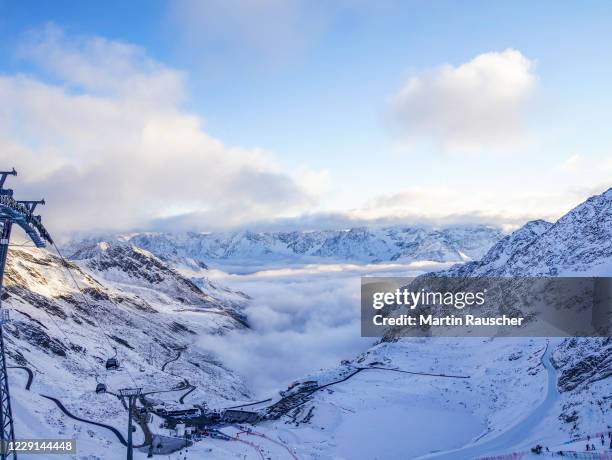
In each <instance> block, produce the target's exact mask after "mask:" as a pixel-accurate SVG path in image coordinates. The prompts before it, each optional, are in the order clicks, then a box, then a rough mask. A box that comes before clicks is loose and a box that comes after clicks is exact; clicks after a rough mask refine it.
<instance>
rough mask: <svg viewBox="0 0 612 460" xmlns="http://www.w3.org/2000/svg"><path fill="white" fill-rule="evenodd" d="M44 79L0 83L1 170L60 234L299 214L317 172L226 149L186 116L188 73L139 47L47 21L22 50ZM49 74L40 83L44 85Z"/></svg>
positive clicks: (228, 222)
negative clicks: (189, 218)
mask: <svg viewBox="0 0 612 460" xmlns="http://www.w3.org/2000/svg"><path fill="white" fill-rule="evenodd" d="M20 54H21V56H22V57H23V58H24V59H28V60H29V62H30V63H31V64H33V65H34V66H36V69H37V72H38V73H37V76H36V77H35V76H31V75H23V74H22V75H2V76H0V103H1V105H2V110H0V164H2V165H4V166H6V167H11V166H15V167H16V168H17V169H18V170H19V173H20V177H19V178H18V182H17V183H16V182H12V184H15V185H16V186H17V187H18V189H19V196H20V197H24V198H25V197H28V198H38V197H41V196H45V197H46V198H47V201H48V203H49V205H50V206H52V208H53V212H52V213H49V216H48V218H47V222H48V224H49V226H50V229H51V230H52V231H54V232H56V233H57V232H60V231H69V230H72V229H75V228H77V229H79V230H81V231H85V230H94V229H109V230H116V229H129V228H137V227H146V226H147V225H148V224H149V223H150V222H151V221H152V220H155V219H160V218H165V217H168V216H172V215H178V214H183V213H189V212H194V211H197V212H198V213H199V218H200V225H201V226H202V227H205V226H206V225H208V224H210V223H213V222H214V223H217V224H218V223H220V222H221V223H223V224H225V225H232V224H236V223H238V222H239V223H241V224H245V223H248V222H249V221H252V220H261V219H267V218H271V217H275V216H283V215H292V214H296V213H299V212H302V211H304V210H305V209H308V208H309V207H310V206H312V204H313V200H314V199H315V195H316V191H313V193H310V191H309V189H308V188H309V187H310V186H311V185H312V184H313V181H312V180H309V177H310V176H311V175H312V174H315V175H316V173H313V172H309V171H301V172H296V173H286V172H283V171H281V170H280V168H279V167H278V166H277V165H276V163H275V161H274V158H273V157H272V155H271V154H270V153H268V152H265V151H262V150H260V149H244V148H240V147H231V146H227V145H225V144H224V143H223V142H221V141H220V140H219V139H215V138H214V137H212V136H210V135H209V134H207V133H206V132H205V130H204V129H203V120H202V119H201V118H199V117H198V116H196V115H194V114H193V113H190V112H188V111H186V110H184V109H183V108H182V107H181V101H182V99H183V97H184V93H185V89H184V88H185V84H184V75H182V74H181V72H179V71H177V70H175V69H172V68H168V67H166V66H164V65H162V64H160V63H159V62H156V61H155V60H153V59H151V58H150V57H148V56H147V55H146V53H145V52H144V51H143V50H142V49H141V48H138V47H136V46H133V45H130V44H126V43H121V42H114V41H109V40H106V39H103V38H100V37H67V36H65V35H64V34H63V33H62V31H61V30H59V29H58V28H56V27H54V26H52V25H50V26H48V27H47V28H46V29H44V30H43V31H42V32H39V33H33V34H30V36H29V37H28V39H27V40H26V41H25V43H24V44H23V46H22V47H21V49H20ZM41 75H43V77H41Z"/></svg>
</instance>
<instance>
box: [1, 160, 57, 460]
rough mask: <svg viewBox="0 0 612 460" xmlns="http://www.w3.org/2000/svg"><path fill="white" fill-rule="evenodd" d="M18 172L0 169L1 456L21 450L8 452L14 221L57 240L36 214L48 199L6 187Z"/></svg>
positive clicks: (39, 238)
mask: <svg viewBox="0 0 612 460" xmlns="http://www.w3.org/2000/svg"><path fill="white" fill-rule="evenodd" d="M16 175H17V172H16V171H15V169H14V168H13V170H12V171H0V224H2V229H1V230H0V232H1V233H0V436H1V438H0V447H1V448H0V460H7V459H9V458H13V460H15V459H16V458H17V454H16V453H15V452H14V451H12V452H8V449H7V448H8V443H10V442H13V441H15V429H14V426H13V413H12V412H11V398H10V394H9V384H8V379H7V375H6V354H5V350H4V337H3V329H4V325H5V324H6V323H7V322H8V321H9V312H8V310H6V309H5V308H2V294H3V290H4V287H3V280H4V269H5V267H6V257H7V255H8V249H9V240H10V239H11V229H12V227H13V224H17V225H19V226H20V227H21V228H22V229H23V231H24V232H25V233H26V234H27V235H28V236H29V237H30V239H31V240H32V242H33V243H34V245H35V246H36V247H38V248H43V247H45V245H46V243H50V244H53V240H51V237H50V236H49V233H48V232H47V230H46V229H45V227H44V226H43V224H42V222H41V218H40V216H35V215H34V210H35V209H36V206H37V205H39V204H45V200H39V201H17V200H15V199H14V198H13V191H12V190H11V189H6V188H4V183H5V182H6V179H7V177H8V176H16Z"/></svg>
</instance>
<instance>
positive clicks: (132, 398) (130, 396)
mask: <svg viewBox="0 0 612 460" xmlns="http://www.w3.org/2000/svg"><path fill="white" fill-rule="evenodd" d="M141 394H142V388H122V389H120V390H119V396H121V399H123V400H125V399H126V398H127V400H128V403H127V406H128V437H127V457H126V458H127V460H132V459H133V458H134V446H133V445H132V432H133V431H134V427H133V426H132V414H133V412H134V405H135V404H136V398H138V397H139V396H140V395H141Z"/></svg>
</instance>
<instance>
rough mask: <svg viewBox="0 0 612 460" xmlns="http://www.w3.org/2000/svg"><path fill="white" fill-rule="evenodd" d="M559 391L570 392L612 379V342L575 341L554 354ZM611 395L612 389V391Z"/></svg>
mask: <svg viewBox="0 0 612 460" xmlns="http://www.w3.org/2000/svg"><path fill="white" fill-rule="evenodd" d="M552 359H553V363H554V365H555V367H556V368H557V369H558V371H559V382H558V387H559V391H562V392H564V391H571V390H574V389H576V388H578V387H581V386H585V385H587V384H589V383H593V382H596V381H598V380H604V379H607V378H609V377H611V376H612V338H610V337H603V338H602V337H600V338H572V339H567V340H565V341H564V342H563V343H562V344H561V345H559V347H558V348H557V349H556V350H555V352H554V353H553V356H552ZM611 393H612V389H611Z"/></svg>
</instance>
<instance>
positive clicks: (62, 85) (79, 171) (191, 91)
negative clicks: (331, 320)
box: [0, 0, 612, 228]
mask: <svg viewBox="0 0 612 460" xmlns="http://www.w3.org/2000/svg"><path fill="white" fill-rule="evenodd" d="M611 13H612V6H611V5H610V4H609V2H589V3H588V4H584V3H578V2H537V3H533V2H476V1H473V2H462V3H461V4H458V3H457V2H393V1H387V2H365V1H354V2H349V1H330V2H308V1H301V0H285V1H280V0H244V1H242V2H241V1H238V0H227V1H220V0H215V1H202V2H196V1H192V0H179V1H175V2H162V1H147V2H98V3H94V2H57V1H55V2H50V1H49V2H47V1H31V2H29V1H20V2H10V1H6V0H0V43H1V45H0V73H1V75H2V76H4V78H5V80H6V82H5V83H6V84H7V85H9V86H7V89H6V92H5V93H4V94H5V97H8V96H6V94H9V93H11V94H14V93H15V91H16V90H15V88H14V87H13V86H10V85H14V84H15V82H16V79H17V78H19V77H20V76H21V77H23V76H24V75H25V76H27V78H29V79H31V80H32V81H36V82H38V83H41V84H43V85H44V89H45V91H46V92H47V93H49V94H51V93H53V90H54V89H55V90H60V91H63V92H64V96H65V97H64V99H65V100H63V101H62V102H58V101H55V102H54V103H55V104H66V110H67V111H70V116H68V118H67V119H68V120H71V119H74V118H78V119H80V118H87V119H88V117H90V116H91V117H92V118H91V119H92V122H91V123H90V124H88V125H87V126H83V127H81V128H80V129H79V132H80V133H82V132H83V131H84V130H88V129H91V130H92V132H91V136H92V138H93V139H95V138H96V130H95V129H96V128H95V126H92V125H95V124H96V122H95V121H94V120H95V116H102V115H101V114H100V113H98V112H97V115H94V114H93V113H92V112H91V111H90V110H93V109H91V108H88V109H87V115H84V114H81V115H75V113H77V112H78V111H79V110H85V109H83V108H82V107H81V106H80V105H78V106H77V104H76V102H77V101H76V100H75V95H77V94H78V95H91V96H92V97H93V98H98V99H99V100H98V102H103V101H104V102H106V103H113V104H118V105H117V107H119V106H121V107H124V106H125V104H127V106H129V107H134V104H133V103H132V102H133V101H131V98H132V93H133V91H134V89H133V87H131V86H130V87H129V88H127V87H126V88H122V89H119V88H118V87H117V86H113V89H112V94H110V93H108V92H103V93H101V92H100V89H101V87H100V85H99V83H100V82H99V81H97V82H95V84H94V83H92V80H91V78H89V79H88V80H87V81H84V80H81V79H79V78H78V77H73V76H74V75H77V74H78V72H77V71H75V69H71V68H70V66H77V67H78V66H79V65H82V64H83V63H85V62H86V63H87V65H88V66H90V67H91V68H97V69H99V72H100V75H101V77H100V78H102V77H103V75H102V74H103V73H104V72H105V71H106V72H107V73H108V74H109V75H110V77H112V78H116V75H114V74H115V71H114V70H113V65H115V66H116V68H122V67H121V66H122V65H126V63H125V62H124V61H122V59H127V58H126V57H125V55H124V54H122V53H119V55H115V54H113V53H114V52H116V51H117V50H116V47H115V49H114V50H113V44H115V43H121V44H123V45H126V46H129V47H134V49H137V50H138V52H132V51H133V50H132V51H130V56H129V59H130V64H129V66H127V65H126V68H128V67H129V72H131V73H129V74H126V73H121V72H120V73H119V75H120V79H125V80H126V81H128V80H130V78H131V77H132V76H133V75H136V74H138V75H139V76H142V75H146V76H147V78H148V77H151V76H152V75H153V74H154V73H155V72H157V70H159V69H160V68H161V69H163V70H164V71H165V72H166V74H172V75H173V76H176V78H177V81H178V80H180V83H176V82H175V83H173V84H172V88H171V89H170V90H168V89H166V87H165V86H163V87H160V88H161V89H159V91H170V92H173V91H176V92H177V94H178V93H180V96H177V97H172V98H169V99H172V101H170V102H169V101H165V100H164V101H163V104H164V105H163V107H162V106H161V105H159V104H157V102H156V104H155V107H154V110H153V111H152V112H148V111H147V112H145V111H144V110H138V111H135V113H133V114H132V117H134V118H130V123H131V122H133V123H134V125H133V126H134V129H143V127H144V126H148V125H150V124H151V123H150V122H151V120H153V119H155V120H156V121H157V120H160V118H159V117H158V116H159V115H160V114H161V113H162V112H163V114H164V116H163V117H162V118H163V119H164V120H167V115H168V114H170V113H172V114H174V115H177V116H178V117H180V120H181V121H182V122H188V121H189V120H192V119H193V117H195V118H197V120H198V127H197V130H198V131H199V132H201V133H203V134H205V135H206V136H207V137H210V138H212V139H214V140H215V141H219V142H221V143H222V144H223V146H224V147H223V148H226V149H229V150H232V152H229V153H227V154H225V153H222V152H218V155H222V156H224V158H226V157H231V158H232V159H231V161H230V160H228V165H227V168H225V169H223V171H222V172H221V173H220V175H221V176H222V177H223V178H224V180H223V181H220V182H217V183H216V184H215V185H216V188H215V189H216V190H222V191H223V192H224V194H225V195H224V196H227V195H229V194H232V193H234V192H236V195H237V196H241V194H244V195H245V196H249V200H248V203H247V204H245V206H248V207H249V210H248V212H247V211H246V210H245V209H241V205H240V200H238V199H236V200H235V202H234V201H232V202H231V203H220V202H219V199H217V198H214V199H213V198H211V199H209V200H207V196H210V195H209V194H207V192H206V191H205V190H203V191H202V195H203V196H202V197H197V196H196V197H195V198H193V197H194V194H196V195H197V193H198V187H197V184H193V187H191V186H190V187H185V195H181V194H180V193H178V194H176V196H175V197H174V198H164V197H160V196H158V194H157V192H155V191H153V190H151V193H150V194H149V196H152V197H153V200H152V201H151V205H150V207H149V208H148V209H147V211H146V212H142V213H141V214H139V215H138V216H137V217H127V216H129V215H131V213H133V212H134V210H133V209H128V208H127V207H128V206H130V205H131V203H126V209H125V210H123V211H122V212H121V213H120V214H119V215H117V219H116V221H117V222H121V223H120V224H118V225H117V226H118V227H120V228H124V227H125V228H128V227H133V226H146V225H148V222H150V221H151V219H154V220H155V221H156V222H158V221H159V220H160V219H161V220H164V219H167V218H169V217H172V218H173V219H174V220H172V222H173V223H177V222H180V223H181V224H182V225H188V226H189V225H194V226H196V227H197V226H201V227H208V226H210V225H213V222H214V225H219V224H218V222H219V220H220V218H223V219H224V220H227V222H226V223H227V225H229V226H240V225H249V224H254V223H261V222H273V221H276V220H278V219H283V218H285V219H286V218H291V219H295V222H296V225H303V222H304V219H303V218H301V217H300V216H304V215H308V216H310V217H309V219H310V221H313V220H316V221H317V222H318V221H319V220H321V224H320V225H325V219H329V216H330V215H333V216H334V218H335V219H338V216H341V217H342V218H344V219H347V220H348V221H361V220H372V219H374V220H377V219H378V220H380V219H383V220H389V221H393V220H401V221H407V222H412V221H432V222H433V221H449V222H450V221H461V220H465V221H490V222H492V223H499V224H505V225H510V226H512V225H517V224H518V223H520V222H522V221H525V220H526V219H529V218H534V217H545V218H554V217H556V216H558V215H559V214H560V213H562V212H564V211H567V210H568V209H569V208H570V207H571V206H573V205H575V204H577V203H578V202H580V201H581V200H582V199H584V198H585V197H586V196H588V195H589V194H593V193H596V192H599V191H602V190H603V189H605V188H607V187H609V186H610V185H612V184H610V181H609V179H608V178H609V177H610V172H612V152H611V151H610V144H611V142H610V135H609V129H608V126H607V125H608V123H609V122H608V120H609V119H610V115H611V114H610V112H611V111H612V109H611V107H612V91H610V90H609V83H608V82H609V81H610V74H611V72H612V63H611V62H610V60H609V59H607V56H609V55H610V51H612V49H611V48H612V45H611V44H612V27H610V25H611V21H612V16H611ZM50 30H52V32H49V31H50ZM33 37H34V38H33ZM58 37H61V38H58ZM96 39H99V40H104V43H105V44H104V46H105V47H106V48H107V49H99V48H100V47H99V46H97V47H96V50H97V52H96V54H95V57H92V56H91V49H90V48H88V47H90V46H91V43H92V40H96ZM51 42H52V45H53V48H52V49H53V53H50V52H49V49H51V48H49V46H50V45H49V43H51ZM24 50H25V51H24ZM41 50H43V51H41ZM44 50H46V51H44ZM67 53H72V54H71V56H72V57H71V58H70V59H64V58H65V57H66V56H67ZM76 53H78V54H79V57H78V60H77V59H76V58H75V56H76ZM88 53H89V54H88ZM105 53H106V54H105ZM51 56H60V58H56V57H51ZM107 57H108V58H107ZM479 57H480V58H479ZM52 59H54V60H55V61H54V62H51V60H52ZM95 59H98V60H99V61H102V63H103V64H101V63H100V62H95ZM113 59H117V61H115V62H117V64H113V61H112V60H113ZM57 62H61V65H62V66H63V67H62V68H61V69H59V65H60V64H57ZM151 62H154V63H155V66H154V67H155V69H154V70H152V67H151ZM462 66H463V67H462ZM78 69H80V70H82V69H83V67H78ZM126 72H128V71H127V70H126ZM156 81H157V80H156ZM411 81H412V84H413V86H412V87H411V88H412V89H409V90H406V88H407V87H408V84H409V83H410V82H411ZM105 84H106V83H105ZM145 85H146V83H145ZM10 88H12V89H11V90H10V91H9V89H10ZM107 90H108V88H107V87H106V86H105V89H104V91H107ZM402 90H405V91H404V92H403V93H402ZM19 91H24V92H25V91H31V89H24V88H22V87H20V88H19ZM2 94H3V93H2V92H0V98H2ZM22 97H25V98H26V99H28V97H27V96H26V95H25V93H24V95H22ZM42 97H43V98H44V96H42ZM143 97H151V98H154V99H155V100H156V101H157V100H158V99H160V97H161V96H160V95H159V94H155V95H154V96H151V95H146V96H143ZM161 99H164V98H163V97H161ZM43 100H44V99H43ZM13 103H15V104H16V102H14V101H13ZM141 103H143V101H142V98H140V97H139V98H138V104H141ZM146 105H147V107H148V109H150V108H151V107H149V106H150V104H148V103H147V104H146ZM5 107H7V108H6V109H5V114H6V116H7V117H9V119H10V122H9V123H7V125H10V126H11V127H12V130H8V129H7V130H6V132H4V133H3V134H4V137H5V142H6V143H7V144H10V145H11V146H13V148H15V146H19V147H20V148H21V147H23V149H21V150H20V149H18V150H19V151H21V152H22V153H23V154H24V155H26V156H28V157H29V162H28V161H25V160H24V161H23V163H24V164H23V167H24V168H26V171H27V170H28V165H29V164H33V162H34V159H36V158H38V159H39V160H40V158H42V157H47V156H49V155H50V156H49V158H53V161H54V162H55V163H54V164H55V167H53V163H52V164H50V166H48V169H47V170H46V171H44V173H40V172H39V173H38V176H39V177H37V181H38V182H34V181H32V182H31V183H28V184H25V185H27V186H29V187H31V190H32V192H34V191H36V192H38V191H39V190H40V191H41V192H42V191H43V190H44V186H49V185H52V184H57V183H59V182H58V181H59V178H60V177H63V178H64V179H63V180H64V182H65V185H64V187H65V189H66V192H65V193H66V194H70V193H74V190H75V189H77V188H78V187H82V186H83V184H84V183H91V180H92V179H91V178H92V176H93V175H94V173H93V170H94V169H95V168H100V164H99V163H100V162H102V163H107V164H109V165H115V164H116V161H119V160H118V159H120V158H123V159H126V156H129V157H130V158H129V160H130V161H125V165H126V169H128V170H130V168H135V167H138V165H140V166H141V167H148V166H144V165H143V163H145V164H147V165H148V163H157V162H158V159H159V158H166V159H167V160H168V162H169V163H170V164H171V163H172V160H173V159H174V155H175V153H173V150H174V149H173V142H174V143H175V144H177V145H178V144H180V145H181V146H182V147H185V148H186V149H187V148H189V149H190V150H189V151H190V153H189V154H188V153H186V151H185V153H184V155H183V156H182V157H181V159H180V161H179V162H178V163H177V164H179V165H183V167H184V168H186V169H192V168H191V167H190V165H191V163H190V161H191V160H190V159H189V158H188V157H190V158H191V159H192V160H193V161H194V163H193V167H194V168H193V169H196V168H200V167H203V168H204V169H206V168H207V166H206V164H207V163H206V162H204V163H201V161H203V160H202V159H201V156H206V155H207V153H206V152H204V153H199V150H200V149H204V150H206V147H205V146H204V145H200V144H197V145H196V144H193V145H190V146H189V147H187V146H185V145H183V142H184V139H185V137H184V135H183V137H182V138H180V139H174V140H172V139H164V141H167V144H165V147H164V149H166V150H165V151H164V149H162V148H161V147H160V149H159V150H160V151H159V152H155V153H153V152H146V151H144V147H145V146H144V144H142V143H139V144H138V145H136V144H134V145H131V144H129V142H128V141H126V143H125V145H124V146H122V145H121V144H120V142H117V143H114V144H113V145H112V146H111V145H109V146H108V151H109V152H110V151H112V150H113V149H115V150H116V152H115V153H109V154H108V155H109V158H108V159H107V160H108V161H104V160H105V158H104V156H103V154H102V153H97V154H95V155H93V154H91V153H90V152H88V151H87V150H88V147H87V146H83V145H82V144H81V143H80V142H79V141H78V139H77V138H76V137H77V136H80V134H79V135H77V134H75V132H71V131H70V130H69V129H66V130H64V129H60V130H59V131H61V134H57V133H56V134H54V135H53V136H49V135H48V134H46V135H40V134H39V132H46V130H47V129H48V128H49V126H48V125H49V123H50V121H49V120H47V121H46V122H44V120H43V121H40V120H41V119H44V118H45V117H49V118H50V119H52V118H53V115H52V111H51V112H50V113H48V114H42V113H39V112H36V113H34V112H33V111H34V110H35V109H34V108H31V109H29V110H27V109H23V108H21V107H20V108H19V109H18V110H19V112H20V113H19V116H17V115H15V114H14V113H10V111H11V104H10V103H9V104H5ZM38 110H40V108H39V107H36V111H38ZM96 110H97V109H96ZM13 112H17V110H15V111H13ZM73 112H74V113H73ZM30 117H31V118H35V119H36V120H38V121H40V123H43V125H45V126H42V125H41V126H39V127H38V131H37V130H36V129H34V128H33V127H31V126H33V125H32V124H30V127H28V128H25V127H22V126H21V124H22V123H28V120H29V119H30ZM107 121H108V119H107V118H104V122H107ZM59 122H60V121H59V120H55V121H54V124H57V123H59ZM68 122H69V121H68ZM115 122H116V123H118V126H119V128H120V127H121V126H125V125H126V124H128V125H129V124H130V123H126V120H120V119H119V118H117V120H115ZM174 122H177V123H178V122H179V121H178V119H173V121H172V122H169V123H170V125H169V126H172V123H174ZM130 126H131V125H130ZM155 126H159V127H158V128H156V129H160V130H163V129H164V128H163V123H161V124H157V123H155ZM181 126H185V127H186V126H187V125H183V124H181ZM107 128H108V129H113V128H112V123H110V122H109V125H108V127H107ZM178 131H180V130H178ZM178 131H177V132H178ZM147 132H148V131H147ZM190 132H191V131H190ZM191 133H192V134H194V133H193V132H191ZM97 135H99V136H102V137H104V136H106V135H107V133H102V132H98V133H97ZM194 135H195V134H194ZM62 136H63V137H62ZM117 136H118V137H120V136H119V134H117ZM196 137H197V136H196ZM134 142H137V140H134ZM194 142H196V141H195V140H194ZM197 142H200V140H198V141H197ZM124 149H125V151H124V152H122V153H121V154H119V150H124ZM141 149H142V151H141V152H140V153H138V154H137V153H128V151H130V152H131V151H134V150H141ZM236 150H240V151H236ZM242 150H244V152H242ZM254 152H255V153H254ZM253 154H255V155H256V156H257V160H256V161H255V164H257V166H256V167H254V168H251V166H252V164H253V161H254V160H253V158H252V155H253ZM176 155H178V154H176ZM92 158H96V160H95V161H94V160H92ZM151 158H154V159H155V161H151V162H149V161H143V159H151ZM7 161H10V159H7ZM241 162H242V163H244V165H246V166H245V167H246V169H249V168H251V169H254V170H255V171H256V173H257V177H258V179H257V181H254V182H257V184H259V187H258V188H257V189H256V190H255V189H254V187H255V186H254V185H252V186H251V188H249V189H248V190H247V189H245V186H244V185H243V184H244V182H245V179H244V178H243V177H241V176H240V175H236V174H238V173H236V171H238V170H241V167H240V166H239V165H240V164H242V163H241ZM215 164H218V162H215ZM66 168H74V170H73V172H72V173H73V175H76V176H78V177H79V180H76V179H75V180H74V181H72V182H71V180H66V179H65V177H66V174H68V173H67V171H68V170H69V169H66ZM151 168H153V166H151ZM183 171H184V170H183ZM131 172H132V173H133V172H134V171H131ZM149 172H150V173H151V177H158V175H159V174H161V171H154V170H151V171H149ZM69 175H70V174H69ZM102 176H105V177H110V178H111V179H108V180H109V181H110V182H104V180H103V179H102ZM249 177H252V175H249ZM266 178H267V179H266ZM200 179H201V180H206V174H205V171H203V174H201V175H199V176H194V177H193V178H191V177H190V176H189V175H188V174H187V175H186V177H184V178H183V180H181V179H180V174H177V178H176V180H177V182H176V184H177V186H180V184H182V183H184V182H185V181H198V180H200ZM98 180H99V184H100V186H102V187H107V186H110V184H113V183H114V182H113V181H114V180H117V181H121V188H122V189H123V190H124V191H125V192H126V193H127V192H129V191H130V189H129V187H128V186H127V185H125V181H129V178H128V176H127V175H126V177H125V178H115V177H113V175H112V174H108V175H105V174H100V178H98ZM83 181H86V182H83ZM247 181H251V180H247ZM169 183H170V184H172V181H170V182H169ZM160 187H161V186H160ZM279 193H280V194H283V196H284V197H285V198H284V199H282V200H275V196H277V194H279ZM291 197H293V198H291ZM57 198H58V199H61V198H62V196H60V195H58V197H57ZM139 198H141V197H140V196H139ZM192 198H193V199H192ZM221 201H223V200H221ZM276 201H280V202H281V203H277V202H276ZM155 204H157V205H158V206H157V207H155ZM134 205H135V204H134ZM74 206H75V209H78V206H85V204H84V203H83V204H81V205H77V204H75V205H74ZM68 211H70V209H69V208H68V209H67V210H66V212H68ZM227 216H229V217H228V218H227V219H225V217H227ZM319 217H320V218H319ZM177 218H178V220H177ZM88 219H89V220H83V221H77V222H75V224H77V225H79V226H81V227H104V226H105V225H108V224H107V223H100V222H96V223H95V224H92V223H91V220H92V219H93V216H89V217H88ZM332 221H333V222H335V221H336V220H331V221H330V222H332ZM221 226H223V225H221Z"/></svg>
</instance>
